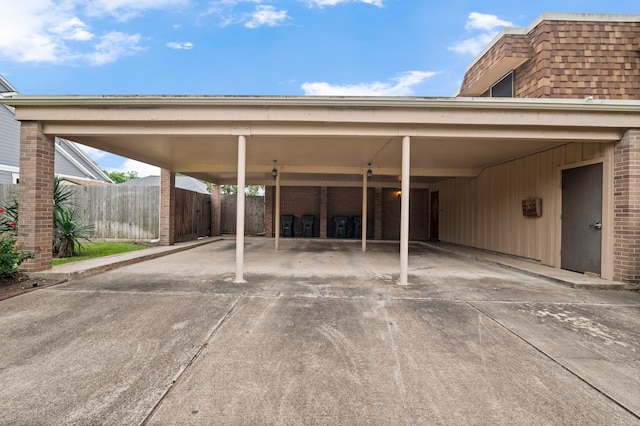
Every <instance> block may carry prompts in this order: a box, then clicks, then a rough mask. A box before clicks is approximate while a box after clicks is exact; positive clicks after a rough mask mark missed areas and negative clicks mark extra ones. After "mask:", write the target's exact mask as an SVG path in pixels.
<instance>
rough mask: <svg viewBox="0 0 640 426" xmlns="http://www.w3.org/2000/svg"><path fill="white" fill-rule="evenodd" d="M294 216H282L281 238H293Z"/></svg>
mask: <svg viewBox="0 0 640 426" xmlns="http://www.w3.org/2000/svg"><path fill="white" fill-rule="evenodd" d="M293 218H294V217H293V215H291V214H283V215H281V216H280V236H281V237H293V236H294V231H293Z"/></svg>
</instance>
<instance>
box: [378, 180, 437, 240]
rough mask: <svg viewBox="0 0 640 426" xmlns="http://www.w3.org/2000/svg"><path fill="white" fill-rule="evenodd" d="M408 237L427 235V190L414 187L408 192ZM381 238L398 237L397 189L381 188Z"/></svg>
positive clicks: (395, 238) (420, 237) (415, 238)
mask: <svg viewBox="0 0 640 426" xmlns="http://www.w3.org/2000/svg"><path fill="white" fill-rule="evenodd" d="M409 197H410V198H409V239H410V240H426V239H428V237H429V190H427V189H418V188H414V189H412V190H411V191H410V193H409ZM381 199H382V239H383V240H399V239H400V201H401V200H400V198H398V190H397V189H388V188H385V189H383V190H382V194H381Z"/></svg>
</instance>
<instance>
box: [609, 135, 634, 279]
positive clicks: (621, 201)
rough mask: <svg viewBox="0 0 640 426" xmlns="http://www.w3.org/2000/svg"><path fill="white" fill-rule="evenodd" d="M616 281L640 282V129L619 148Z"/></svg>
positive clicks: (615, 211)
mask: <svg viewBox="0 0 640 426" xmlns="http://www.w3.org/2000/svg"><path fill="white" fill-rule="evenodd" d="M613 185H614V217H613V223H614V225H613V239H614V242H613V244H614V249H613V251H614V256H613V267H614V271H613V273H614V280H616V281H621V282H626V283H634V284H639V283H640V129H631V130H628V131H627V132H626V133H625V135H624V137H623V138H622V140H621V141H620V142H618V143H617V144H616V147H615V170H614V183H613Z"/></svg>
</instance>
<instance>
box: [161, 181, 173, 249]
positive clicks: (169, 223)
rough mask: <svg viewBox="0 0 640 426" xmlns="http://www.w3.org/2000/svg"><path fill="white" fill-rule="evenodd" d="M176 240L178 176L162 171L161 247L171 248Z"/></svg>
mask: <svg viewBox="0 0 640 426" xmlns="http://www.w3.org/2000/svg"><path fill="white" fill-rule="evenodd" d="M175 240H176V174H175V173H174V172H171V171H169V170H166V169H161V170H160V245H163V246H171V245H173V244H175Z"/></svg>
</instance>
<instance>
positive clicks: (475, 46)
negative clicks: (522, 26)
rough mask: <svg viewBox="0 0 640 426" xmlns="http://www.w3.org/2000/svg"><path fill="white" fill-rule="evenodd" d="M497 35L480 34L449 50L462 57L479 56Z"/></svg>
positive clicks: (493, 33)
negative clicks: (467, 55)
mask: <svg viewBox="0 0 640 426" xmlns="http://www.w3.org/2000/svg"><path fill="white" fill-rule="evenodd" d="M496 34H497V33H495V32H492V33H485V34H480V35H478V36H476V37H471V38H468V39H465V40H463V41H461V42H460V43H456V44H454V45H453V46H450V47H449V50H453V51H454V52H457V53H460V54H462V55H466V54H469V55H477V54H478V53H480V51H482V49H484V48H485V46H486V45H487V44H489V42H490V41H491V40H493V38H494V37H495V36H496Z"/></svg>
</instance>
